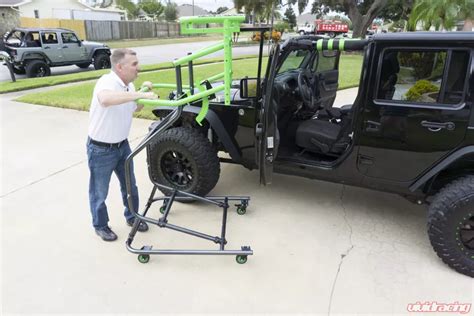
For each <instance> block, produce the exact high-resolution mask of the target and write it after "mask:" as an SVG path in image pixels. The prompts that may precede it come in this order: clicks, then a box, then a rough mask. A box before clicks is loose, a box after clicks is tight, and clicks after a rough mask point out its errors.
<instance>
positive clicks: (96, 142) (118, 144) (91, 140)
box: [90, 138, 127, 148]
mask: <svg viewBox="0 0 474 316" xmlns="http://www.w3.org/2000/svg"><path fill="white" fill-rule="evenodd" d="M126 141H127V140H126V139H124V140H122V141H121V142H119V143H112V144H111V143H103V142H99V141H96V140H93V139H92V138H91V139H90V142H91V144H93V145H96V146H100V147H109V148H114V147H117V148H120V146H122V145H123V143H125V142H126Z"/></svg>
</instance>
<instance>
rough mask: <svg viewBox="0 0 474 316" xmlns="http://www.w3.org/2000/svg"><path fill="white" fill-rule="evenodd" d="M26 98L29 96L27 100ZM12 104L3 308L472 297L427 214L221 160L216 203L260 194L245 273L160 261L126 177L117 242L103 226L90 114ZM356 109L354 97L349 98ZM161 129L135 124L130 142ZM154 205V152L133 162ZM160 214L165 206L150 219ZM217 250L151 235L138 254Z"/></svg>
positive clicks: (207, 306)
mask: <svg viewBox="0 0 474 316" xmlns="http://www.w3.org/2000/svg"><path fill="white" fill-rule="evenodd" d="M16 95H18V94H16ZM13 96H15V94H9V95H2V96H0V104H1V105H0V114H1V129H0V131H1V140H2V141H1V153H2V154H1V159H2V162H1V166H2V168H1V171H2V176H1V179H2V187H1V199H0V202H1V215H2V216H1V230H2V234H1V236H2V241H1V242H2V268H1V269H2V314H4V315H8V314H17V313H25V314H40V313H45V314H52V313H61V314H65V313H85V314H102V313H114V314H115V313H126V314H129V313H134V314H138V313H150V314H151V313H173V314H174V313H200V314H207V313H219V314H223V313H226V314H228V313H249V314H250V313H251V314H255V313H268V314H274V313H287V314H299V313H315V314H316V313H318V314H319V313H321V314H342V313H350V314H354V313H364V314H374V313H388V314H404V313H407V305H408V304H410V303H416V302H426V301H429V302H438V303H454V302H459V303H469V304H470V303H472V300H473V281H472V279H471V278H468V277H466V276H463V275H460V274H458V273H456V272H454V271H452V270H451V269H449V268H448V267H447V266H446V265H444V264H443V263H442V262H441V261H440V260H439V259H438V258H437V256H436V255H435V253H434V252H433V251H432V249H431V246H430V244H429V241H428V238H427V235H426V232H425V231H426V210H425V208H424V207H422V206H416V205H413V204H411V203H409V202H407V201H406V200H404V199H403V198H401V197H398V196H395V195H391V194H385V193H379V192H374V191H369V190H365V189H360V188H354V187H348V186H343V185H338V184H332V183H327V182H321V181H314V180H307V179H302V178H297V177H291V176H283V175H275V176H274V184H272V185H271V186H267V187H262V186H259V185H258V172H257V171H248V170H246V169H244V168H243V167H239V166H234V165H222V172H221V178H220V182H219V183H218V185H217V187H216V188H215V189H214V191H213V192H212V193H213V194H216V195H221V194H232V195H250V196H251V198H252V200H251V202H250V207H249V209H248V212H247V214H246V215H244V216H239V215H237V214H236V213H235V212H231V213H230V214H229V220H228V238H227V239H228V241H229V244H228V246H227V247H228V248H229V249H232V248H239V247H240V246H241V245H251V246H252V249H253V250H254V252H255V254H254V256H251V257H249V260H248V262H247V263H246V264H244V265H239V264H237V263H236V262H235V258H234V257H233V256H232V257H226V256H219V257H216V256H152V257H151V260H150V262H149V263H148V264H141V263H139V262H138V261H137V257H136V255H132V254H131V253H129V252H127V250H126V249H125V244H124V243H125V239H126V237H127V234H128V232H129V228H128V227H127V226H126V225H125V222H124V219H123V217H122V215H121V214H122V206H121V198H120V194H119V186H118V182H117V181H116V179H115V178H114V179H113V181H112V184H111V188H110V193H109V198H108V201H107V203H108V206H109V213H110V217H111V222H110V225H111V226H112V228H113V229H114V230H115V231H116V233H117V234H118V235H119V240H118V241H117V242H113V243H105V242H103V241H102V240H100V239H99V238H98V237H97V236H96V235H95V233H94V231H93V230H92V228H91V223H90V221H91V219H90V213H89V206H88V197H87V187H88V169H87V161H86V154H85V141H86V135H87V123H88V113H86V112H79V111H74V110H64V109H58V108H50V107H43V106H36V105H29V104H23V103H16V102H13V101H11V100H10V99H11V98H12V97H13ZM344 103H345V102H344ZM149 124H150V122H149V121H146V120H139V119H136V120H134V123H133V128H132V133H131V137H130V139H131V140H132V145H137V142H138V141H139V140H140V139H141V138H142V136H143V135H144V134H145V133H146V131H147V127H148V125H149ZM135 166H136V167H135V169H136V175H137V180H138V185H139V189H140V194H141V201H142V205H143V201H144V200H145V199H146V198H147V195H148V194H149V192H150V189H151V184H150V181H149V180H148V175H147V168H146V163H145V159H144V155H141V156H139V157H138V160H136V162H135ZM150 215H152V216H155V217H156V216H158V215H159V213H158V205H155V207H153V208H152V209H151V211H150ZM220 216H221V214H220V212H219V210H218V209H217V208H212V207H209V208H206V207H205V206H204V205H199V204H193V205H179V206H177V207H176V208H175V209H174V210H173V213H172V216H170V218H169V220H170V222H171V223H174V224H177V225H184V226H187V225H188V226H190V227H192V228H195V229H198V230H202V231H204V232H206V233H209V234H211V235H214V234H219V227H220V226H219V225H220V218H221V217H220ZM143 244H147V245H153V246H155V248H173V247H181V248H185V247H186V248H189V247H192V248H198V249H199V248H200V249H202V248H209V247H211V248H212V249H216V248H217V247H216V246H215V245H214V244H211V243H208V242H206V241H202V240H197V239H195V238H190V237H187V236H184V235H181V234H178V233H176V232H173V231H168V230H163V229H159V228H157V227H151V229H150V231H149V232H147V233H141V234H139V235H138V237H137V238H136V243H135V245H136V246H141V245H143Z"/></svg>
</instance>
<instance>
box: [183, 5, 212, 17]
mask: <svg viewBox="0 0 474 316" xmlns="http://www.w3.org/2000/svg"><path fill="white" fill-rule="evenodd" d="M193 7H194V8H193ZM203 15H210V14H209V12H207V11H206V10H204V9H203V8H201V7H198V6H197V5H195V6H193V5H190V4H182V5H180V6H178V18H180V17H183V16H203Z"/></svg>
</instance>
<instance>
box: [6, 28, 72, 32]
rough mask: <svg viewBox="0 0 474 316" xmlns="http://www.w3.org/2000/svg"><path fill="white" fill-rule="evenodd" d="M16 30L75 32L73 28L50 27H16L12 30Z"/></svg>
mask: <svg viewBox="0 0 474 316" xmlns="http://www.w3.org/2000/svg"><path fill="white" fill-rule="evenodd" d="M12 31H13V32H14V31H21V32H25V33H27V32H40V31H48V32H74V31H73V30H68V29H61V28H48V27H16V28H14V29H13V30H12Z"/></svg>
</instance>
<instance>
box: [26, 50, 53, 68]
mask: <svg viewBox="0 0 474 316" xmlns="http://www.w3.org/2000/svg"><path fill="white" fill-rule="evenodd" d="M35 59H42V60H44V61H45V62H46V63H47V64H48V65H51V60H49V58H48V56H46V55H45V54H43V53H39V52H34V53H25V55H23V57H22V60H21V61H22V62H23V63H25V62H27V61H29V60H35Z"/></svg>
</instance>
